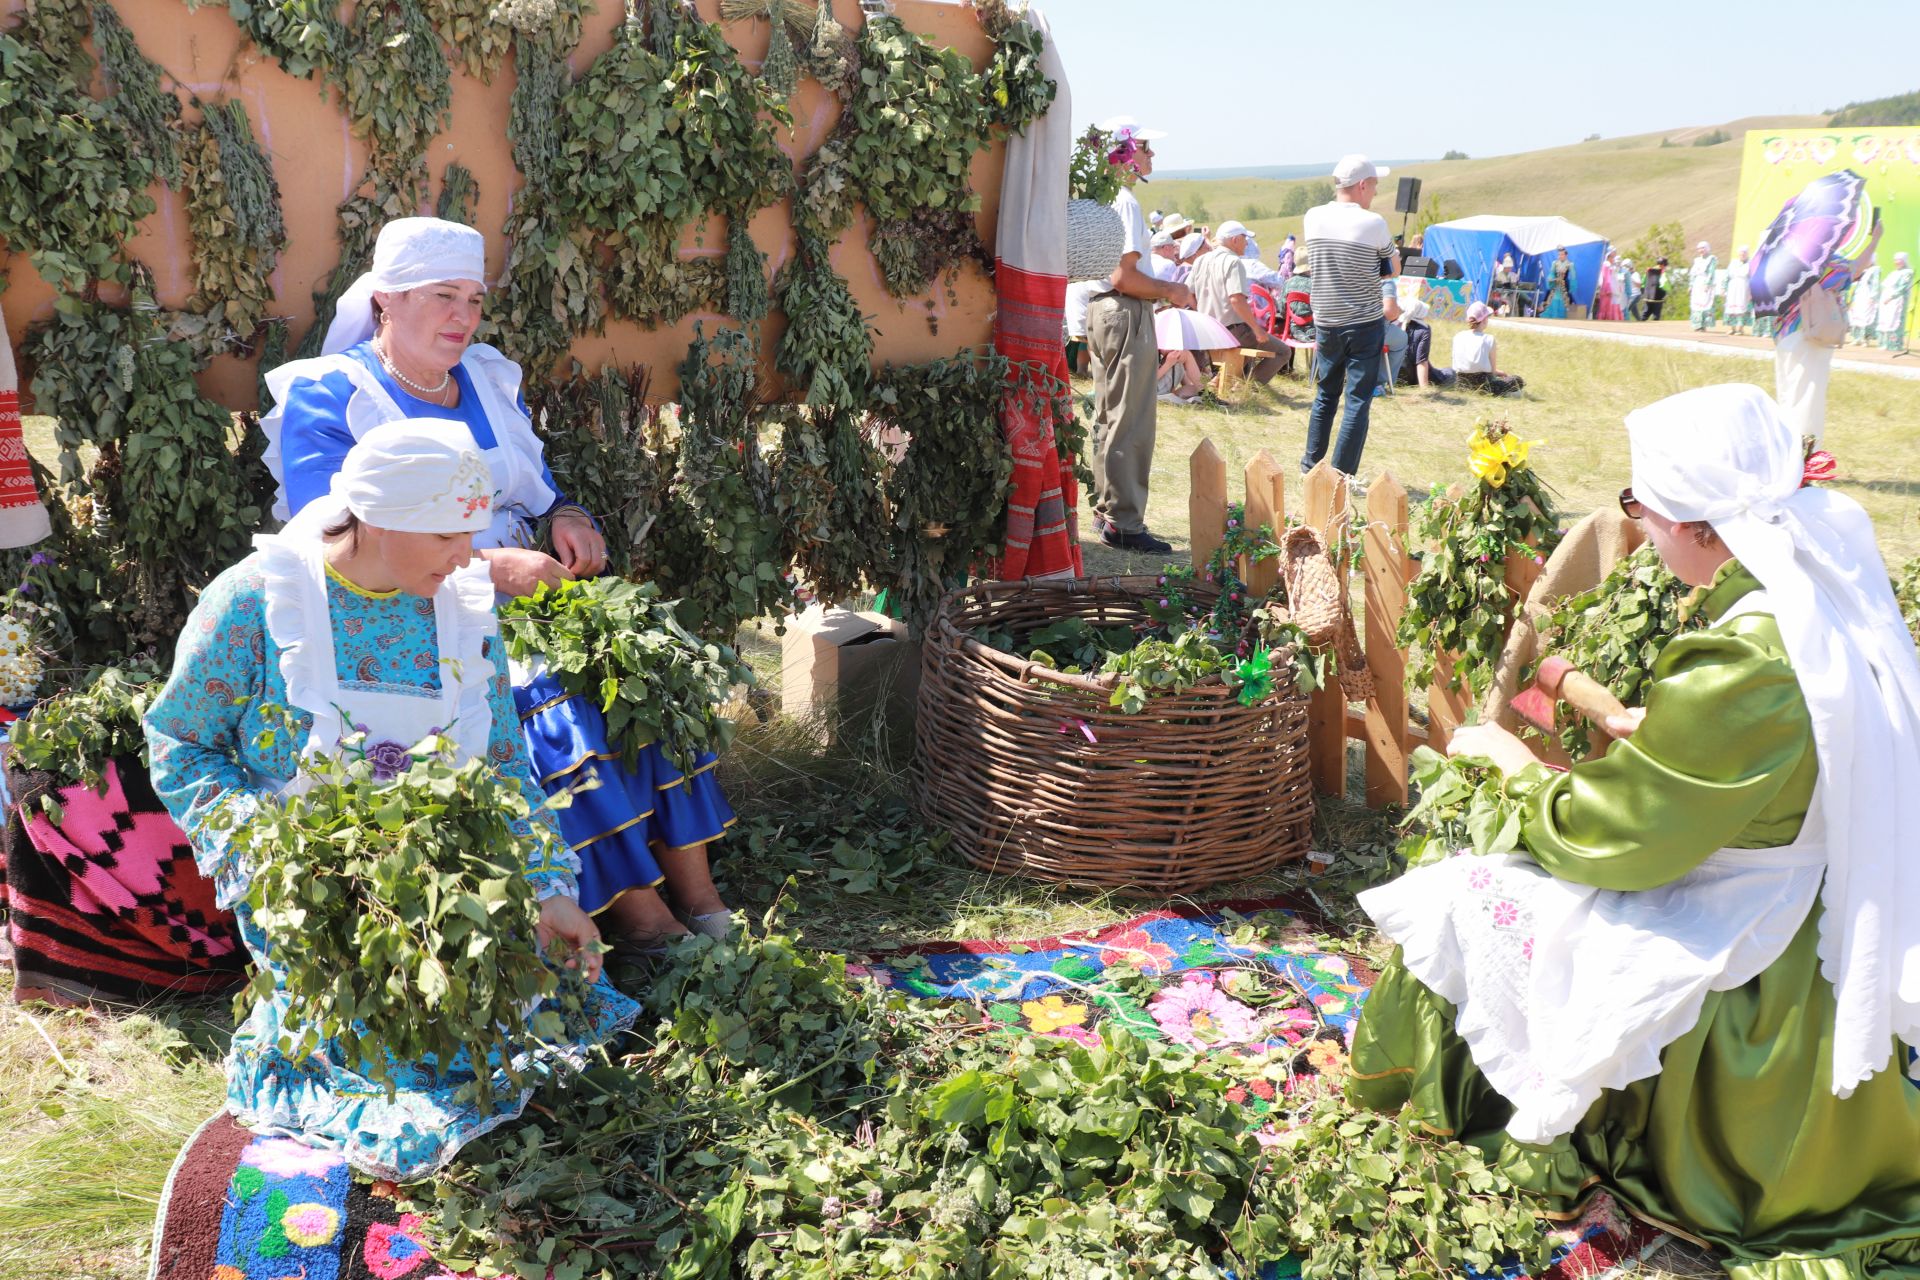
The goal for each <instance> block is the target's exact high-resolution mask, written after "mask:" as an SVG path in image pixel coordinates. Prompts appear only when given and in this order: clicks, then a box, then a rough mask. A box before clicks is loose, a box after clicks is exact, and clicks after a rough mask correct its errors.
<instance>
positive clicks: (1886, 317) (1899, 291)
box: [1877, 253, 1913, 352]
mask: <svg viewBox="0 0 1920 1280" xmlns="http://www.w3.org/2000/svg"><path fill="white" fill-rule="evenodd" d="M1912 304H1913V266H1912V264H1911V263H1909V262H1908V260H1907V255H1906V254H1904V253H1896V254H1894V255H1893V270H1891V271H1889V272H1887V274H1886V277H1885V278H1884V279H1883V280H1881V281H1880V314H1879V316H1878V317H1877V322H1878V324H1879V326H1880V345H1881V347H1882V348H1884V349H1885V350H1887V351H1894V352H1900V351H1905V350H1906V349H1907V309H1908V308H1909V307H1910V306H1912Z"/></svg>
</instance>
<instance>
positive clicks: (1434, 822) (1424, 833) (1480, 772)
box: [1394, 747, 1524, 868]
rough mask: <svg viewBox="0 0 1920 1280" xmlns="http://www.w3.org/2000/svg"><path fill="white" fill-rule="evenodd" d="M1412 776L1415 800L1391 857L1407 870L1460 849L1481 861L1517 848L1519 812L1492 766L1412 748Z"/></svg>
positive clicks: (1474, 759)
mask: <svg viewBox="0 0 1920 1280" xmlns="http://www.w3.org/2000/svg"><path fill="white" fill-rule="evenodd" d="M1411 771H1412V774H1413V783H1414V785H1415V786H1416V787H1417V788H1418V789H1419V792H1420V799H1419V801H1418V802H1417V803H1415V804H1414V806H1413V808H1411V809H1409V810H1408V811H1407V816H1406V818H1405V819H1404V820H1403V821H1402V822H1401V824H1400V829H1401V831H1402V833H1403V834H1402V836H1401V839H1400V845H1399V847H1398V848H1397V849H1396V850H1395V851H1394V852H1395V855H1396V856H1397V857H1399V858H1400V859H1402V860H1403V861H1404V862H1405V863H1406V865H1407V866H1408V867H1409V868H1411V867H1424V866H1426V865H1427V864H1428V863H1431V862H1439V861H1441V860H1442V859H1444V858H1449V857H1451V856H1453V855H1454V854H1455V853H1458V852H1459V851H1460V850H1462V849H1472V850H1473V851H1474V852H1475V853H1476V854H1479V855H1481V856H1482V857H1485V856H1488V855H1492V854H1501V853H1511V852H1513V851H1514V850H1515V849H1517V848H1519V847H1520V823H1521V819H1522V811H1523V808H1524V806H1523V805H1522V803H1521V802H1520V801H1519V800H1518V799H1516V798H1515V797H1513V796H1511V795H1509V794H1508V791H1507V778H1506V775H1504V774H1502V773H1501V772H1500V770H1499V769H1497V768H1496V767H1494V764H1493V762H1492V761H1491V760H1486V759H1482V758H1480V757H1477V756H1443V755H1441V754H1440V753H1439V752H1437V751H1435V750H1433V749H1432V748H1431V747H1415V748H1414V749H1413V759H1412V762H1411Z"/></svg>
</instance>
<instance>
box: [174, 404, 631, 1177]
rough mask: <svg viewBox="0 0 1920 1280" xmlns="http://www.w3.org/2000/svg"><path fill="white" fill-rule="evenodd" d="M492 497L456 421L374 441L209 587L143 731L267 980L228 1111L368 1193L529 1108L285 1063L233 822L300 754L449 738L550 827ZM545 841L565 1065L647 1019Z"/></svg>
mask: <svg viewBox="0 0 1920 1280" xmlns="http://www.w3.org/2000/svg"><path fill="white" fill-rule="evenodd" d="M493 497H494V488H493V477H492V475H491V473H490V471H489V469H488V467H487V463H486V460H485V459H484V458H483V457H482V455H481V453H480V450H479V447H478V446H477V445H476V444H475V443H474V440H473V436H472V433H471V432H469V431H468V430H467V428H466V427H465V426H463V425H461V424H460V423H457V422H448V421H445V420H439V419H426V418H421V419H402V420H400V421H398V422H392V423H387V424H385V425H382V426H377V427H373V428H371V429H369V430H368V431H367V433H366V435H365V436H364V437H363V438H362V439H361V440H360V441H359V443H357V444H355V445H354V446H353V448H352V449H351V450H350V451H349V452H348V454H347V457H346V459H345V461H344V462H343V464H342V466H341V469H340V471H339V473H338V474H337V475H336V476H335V477H334V483H333V486H332V489H331V491H330V493H329V495H328V496H327V497H326V498H322V499H318V500H316V501H315V502H313V503H312V504H309V506H308V507H307V508H306V510H305V511H303V512H302V513H301V514H300V516H298V517H296V518H295V519H294V520H293V521H292V522H291V523H290V524H288V526H287V527H286V530H285V531H284V532H282V533H280V534H278V535H276V536H263V537H261V538H259V539H257V540H256V546H257V548H258V549H257V550H255V551H254V552H253V554H251V555H249V556H248V557H247V558H246V559H244V560H242V561H241V562H240V563H239V564H237V565H235V566H234V567H233V568H231V569H228V570H227V571H226V572H224V573H222V574H221V575H220V576H219V577H217V578H215V579H214V580H213V582H212V583H211V584H210V585H209V586H208V587H207V589H206V591H205V592H204V593H203V594H202V595H201V597H200V602H199V603H198V604H197V605H195V606H194V610H193V613H192V615H191V616H189V618H188V619H187V624H186V629H185V630H184V631H183V632H182V633H181V636H180V642H179V646H178V648H177V649H176V651H175V655H174V664H173V675H172V678H171V679H169V680H168V681H167V684H166V687H165V688H164V689H163V690H161V692H160V695H159V697H158V698H157V699H156V700H155V702H154V703H153V706H152V707H151V708H150V709H149V710H148V712H147V715H146V722H145V727H146V737H147V745H148V748H149V750H150V752H151V755H152V761H153V766H152V767H153V786H154V791H155V793H156V794H157V795H158V796H159V797H160V800H161V802H162V803H163V804H165V805H166V807H167V811H168V812H169V813H170V814H172V816H173V818H174V820H175V821H176V822H178V823H179V824H180V826H181V828H182V829H183V830H184V831H185V832H186V833H187V837H188V839H189V840H190V841H191V843H192V846H193V852H194V860H195V861H196V862H197V863H198V864H199V866H200V869H201V871H202V872H203V873H204V874H205V875H206V876H207V877H208V878H209V879H210V880H212V881H213V884H214V889H215V892H216V894H217V897H218V901H219V904H220V906H221V907H222V908H224V909H227V910H230V911H233V912H234V913H235V915H236V917H237V919H238V922H239V928H240V936H241V938H242V940H243V941H244V942H245V944H246V947H247V950H248V951H249V952H250V953H251V954H252V956H253V962H254V964H255V965H256V966H258V968H259V969H260V970H261V971H262V972H264V973H267V974H272V975H275V977H276V990H275V991H274V992H273V993H272V994H270V995H268V996H266V997H265V998H263V999H260V1000H259V1001H257V1002H256V1003H255V1004H254V1006H253V1010H252V1012H251V1013H250V1014H249V1015H248V1017H247V1019H246V1021H245V1022H243V1023H241V1025H240V1027H239V1028H238V1029H237V1030H236V1031H235V1032H234V1035H233V1046H232V1049H231V1051H230V1052H229V1054H228V1056H227V1108H228V1110H229V1111H231V1112H232V1113H233V1115H234V1117H235V1119H237V1120H239V1122H240V1123H241V1124H242V1125H244V1126H246V1127H247V1128H249V1129H252V1130H253V1131H254V1132H256V1133H262V1134H273V1135H280V1136H286V1137H294V1138H299V1139H302V1140H305V1141H308V1142H311V1143H314V1144H315V1145H319V1146H325V1147H331V1148H335V1149H338V1150H340V1151H342V1152H343V1153H344V1154H345V1155H346V1157H347V1159H348V1161H349V1162H350V1163H351V1164H352V1165H353V1166H354V1167H355V1168H356V1169H359V1170H361V1171H362V1172H364V1173H368V1174H371V1175H373V1176H375V1177H385V1178H393V1179H396V1180H400V1179H408V1178H418V1177H424V1176H425V1175H427V1174H429V1173H432V1172H433V1171H434V1170H436V1169H438V1168H440V1167H441V1166H443V1165H445V1164H446V1163H447V1161H449V1160H451V1159H452V1158H453V1156H454V1154H455V1153H456V1152H457V1151H458V1150H459V1149H460V1147H461V1146H462V1145H463V1144H464V1143H466V1142H467V1141H468V1140H469V1139H471V1138H474V1137H477V1136H479V1135H480V1134H483V1133H486V1132H487V1131H489V1130H490V1129H493V1128H495V1127H496V1126H498V1125H500V1124H502V1123H504V1122H505V1121H507V1120H509V1119H512V1118H513V1117H515V1116H517V1115H519V1114H520V1110H521V1107H522V1106H523V1105H524V1103H525V1097H524V1095H523V1093H522V1092H521V1091H518V1090H513V1089H508V1088H501V1089H498V1090H497V1091H496V1097H495V1098H494V1100H493V1101H492V1102H490V1103H485V1104H483V1103H481V1102H479V1101H470V1100H465V1099H463V1098H462V1097H461V1094H462V1092H463V1089H464V1088H465V1086H468V1085H471V1084H472V1083H473V1082H474V1081H475V1079H476V1077H477V1073H476V1070H475V1064H473V1063H472V1062H470V1061H467V1060H466V1059H465V1058H464V1056H463V1057H462V1058H461V1059H459V1060H456V1061H453V1062H446V1063H439V1064H435V1063H431V1062H429V1063H423V1064H415V1065H413V1066H412V1067H410V1068H409V1069H408V1071H407V1072H406V1073H405V1076H406V1082H403V1083H402V1084H401V1086H400V1088H399V1092H398V1093H397V1094H396V1095H395V1096H394V1097H392V1098H388V1097H387V1095H386V1091H385V1089H384V1088H382V1087H380V1086H379V1085H377V1084H374V1083H373V1082H372V1081H370V1080H369V1079H367V1078H366V1076H365V1075H363V1074H362V1071H361V1070H360V1064H359V1063H358V1062H357V1060H354V1059H350V1058H347V1057H346V1055H344V1054H343V1053H341V1052H339V1051H338V1049H337V1046H334V1045H333V1044H331V1043H330V1042H323V1043H322V1044H320V1045H319V1046H318V1047H317V1048H316V1049H315V1050H314V1051H313V1052H312V1053H311V1054H309V1055H307V1056H305V1057H299V1058H296V1057H293V1056H289V1055H288V1054H287V1053H285V1052H284V1051H283V1050H282V1049H281V1041H282V1038H283V1037H291V1038H293V1039H295V1040H297V1039H298V1038H299V1037H300V1035H301V1028H300V1027H299V1026H297V1025H290V1024H289V1017H290V1014H289V1008H290V1004H289V997H288V996H287V993H286V989H285V976H284V971H282V970H280V969H277V968H276V966H275V960H274V949H273V939H272V938H270V937H269V936H267V934H266V933H265V932H264V930H263V929H262V927H261V926H260V924H259V923H258V921H257V920H256V919H255V918H254V916H253V912H252V909H251V908H250V907H249V906H248V904H247V901H246V898H247V893H248V889H249V887H250V883H251V881H252V880H253V878H254V877H255V875H256V874H257V873H258V872H259V871H260V870H261V868H259V867H257V866H249V865H246V864H245V862H243V861H242V855H241V853H240V852H239V848H238V847H236V844H235V841H234V839H233V834H234V828H235V827H236V826H237V825H239V824H242V823H244V822H245V821H246V820H247V819H248V818H249V817H251V815H253V814H254V813H255V812H257V811H258V810H259V809H260V808H261V806H263V805H270V804H272V803H274V800H275V798H276V797H278V796H281V795H284V794H286V793H287V792H288V791H290V790H291V789H293V788H296V787H297V786H298V785H299V779H300V776H301V772H302V768H301V761H302V760H303V759H304V758H306V757H310V756H319V755H327V756H334V755H338V754H340V752H341V751H343V750H345V749H347V748H345V747H343V746H342V739H343V738H348V737H349V736H350V735H359V738H360V741H359V743H358V745H357V747H356V748H355V749H357V750H363V751H365V752H367V753H368V754H369V755H370V756H372V757H374V758H375V759H376V761H377V760H380V759H385V758H395V757H397V758H400V759H404V758H405V756H406V753H407V751H408V749H409V748H410V747H412V746H413V745H414V744H416V743H419V742H421V741H423V740H425V739H426V738H428V737H432V736H436V735H438V736H443V737H445V738H447V739H448V740H450V741H451V742H452V743H453V744H454V747H455V748H456V749H457V750H458V753H459V755H460V757H461V758H462V759H466V760H471V759H480V760H486V761H489V762H491V764H492V766H493V767H494V768H495V769H496V770H497V771H498V772H499V773H500V775H501V776H502V777H503V778H504V779H505V780H507V781H508V782H510V783H512V784H514V785H517V786H518V787H519V789H520V792H521V794H522V795H524V796H525V797H526V800H527V803H528V804H529V805H530V806H532V807H533V813H532V815H531V816H530V817H528V818H524V819H520V820H519V821H518V822H517V823H516V829H518V830H520V831H521V832H522V833H523V834H525V833H526V832H528V831H529V830H530V828H529V827H528V825H527V824H529V823H537V824H540V825H543V826H547V827H550V828H551V827H552V825H553V816H552V814H551V812H550V811H548V810H546V809H544V808H542V806H543V805H544V804H545V802H546V795H545V793H544V792H543V791H542V790H541V789H540V785H539V784H538V783H537V782H535V781H534V777H533V773H532V770H531V769H530V767H529V765H528V762H527V748H526V742H525V740H524V739H523V738H522V737H521V734H520V716H519V713H518V712H517V711H516V710H515V709H514V705H513V693H512V690H511V687H510V684H509V680H508V676H507V661H506V647H505V646H504V645H503V644H502V643H501V640H500V635H499V625H498V623H497V621H496V619H495V617H494V612H493V600H494V583H493V578H492V575H491V572H490V566H488V565H487V564H486V562H484V561H480V560H478V559H477V558H476V557H475V555H474V551H473V542H474V535H475V534H476V533H478V532H480V531H481V530H484V529H485V528H486V527H487V526H488V525H489V524H490V523H491V522H492V520H493ZM287 715H290V716H291V717H292V720H291V724H290V725H288V724H283V723H282V722H281V719H280V717H282V716H287ZM536 847H537V848H540V849H543V850H546V852H543V853H541V854H540V855H539V857H540V860H539V861H538V862H536V863H535V864H533V865H530V866H528V867H527V868H526V876H527V878H528V879H529V880H531V881H533V882H534V884H535V885H536V886H537V895H538V897H539V900H540V915H539V924H538V935H539V942H540V944H541V946H542V948H543V949H545V948H546V947H547V946H548V944H550V943H554V942H558V943H560V944H563V946H564V948H565V949H566V950H568V951H570V952H571V953H572V959H570V960H568V961H567V965H568V967H569V968H574V967H578V968H579V969H581V970H582V971H583V973H584V976H585V977H586V979H587V980H588V981H589V982H591V983H595V984H597V985H595V986H593V987H592V988H590V990H589V992H588V1003H587V1009H586V1012H587V1016H588V1024H589V1026H590V1028H591V1031H590V1033H589V1034H588V1035H587V1036H586V1037H585V1038H583V1039H581V1040H578V1041H574V1042H571V1043H570V1046H562V1047H572V1048H576V1049H577V1048H581V1047H583V1046H584V1045H586V1044H588V1043H592V1042H597V1041H601V1040H604V1039H606V1038H607V1037H608V1036H610V1035H612V1034H613V1033H614V1032H615V1031H617V1030H619V1029H621V1028H623V1027H625V1026H628V1025H630V1024H631V1023H632V1022H633V1020H634V1018H635V1016H636V1015H637V1014H638V1011H639V1010H638V1006H637V1005H635V1004H634V1002H633V1001H631V1000H628V999H627V998H626V997H624V996H622V995H620V994H619V993H618V992H616V991H614V990H613V988H611V987H609V986H607V985H606V984H605V983H602V982H600V981H599V977H600V957H599V955H598V953H597V952H596V951H595V950H594V949H593V947H594V944H596V943H598V942H599V940H600V930H599V929H598V927H596V926H595V924H594V922H593V918H592V917H591V916H589V915H588V914H587V913H586V912H585V911H583V910H582V909H581V907H580V902H579V883H578V878H577V877H578V873H579V858H578V856H577V855H575V854H574V853H573V852H572V851H571V850H569V849H568V848H567V847H566V845H565V844H564V843H563V842H561V841H559V840H557V839H556V840H552V841H548V842H545V843H544V844H541V845H538V846H536ZM341 963H343V964H352V963H354V957H352V956H342V957H341ZM491 1065H492V1067H494V1068H496V1069H497V1068H498V1066H499V1064H498V1063H495V1064H491ZM501 1078H502V1079H504V1077H501Z"/></svg>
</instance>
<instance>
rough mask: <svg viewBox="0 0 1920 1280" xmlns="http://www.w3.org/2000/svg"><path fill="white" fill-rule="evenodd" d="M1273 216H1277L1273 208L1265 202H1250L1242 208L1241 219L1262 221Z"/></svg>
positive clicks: (1244, 220) (1243, 220)
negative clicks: (1264, 203) (1268, 206)
mask: <svg viewBox="0 0 1920 1280" xmlns="http://www.w3.org/2000/svg"><path fill="white" fill-rule="evenodd" d="M1273 216H1275V215H1274V212H1273V210H1271V209H1269V208H1267V206H1265V205H1263V204H1250V205H1248V206H1246V207H1245V208H1244V209H1242V210H1240V221H1242V222H1262V221H1264V220H1266V219H1268V218H1271V217H1273Z"/></svg>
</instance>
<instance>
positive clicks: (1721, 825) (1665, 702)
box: [1509, 614, 1816, 890]
mask: <svg viewBox="0 0 1920 1280" xmlns="http://www.w3.org/2000/svg"><path fill="white" fill-rule="evenodd" d="M1815 767H1816V766H1815V757H1814V751H1813V730H1812V726H1811V723H1810V722H1809V720H1808V717H1807V709H1806V702H1805V700H1804V699H1803V698H1802V696H1801V693H1800V685H1799V682H1798V681H1797V680H1796V679H1795V678H1794V674H1793V669H1792V667H1791V666H1789V665H1788V663H1787V660H1786V656H1785V652H1784V649H1783V647H1782V645H1781V643H1780V636H1779V627H1778V625H1777V624H1776V623H1775V622H1774V620H1773V619H1772V618H1771V617H1769V616H1766V615H1761V614H1749V615H1747V616H1744V617H1741V618H1736V619H1732V620H1729V621H1726V622H1723V623H1721V624H1720V625H1718V626H1716V627H1714V628H1712V629H1710V630H1707V631H1703V632H1696V633H1693V634H1689V635H1684V636H1681V637H1679V638H1677V639H1675V640H1673V641H1672V642H1671V643H1669V644H1668V646H1667V648H1666V650H1665V651H1664V652H1663V653H1662V654H1661V655H1660V658H1659V660H1658V661H1657V662H1656V663H1655V665H1654V683H1653V684H1652V686H1651V688H1650V691H1649V693H1648V697H1647V718H1646V721H1645V723H1643V724H1642V725H1641V726H1640V729H1639V731H1638V732H1636V733H1635V734H1634V735H1633V737H1631V738H1628V739H1626V740H1625V741H1622V742H1618V743H1615V744H1614V745H1613V747H1612V749H1611V750H1609V751H1608V753H1607V754H1606V755H1605V756H1604V757H1602V758H1601V759H1598V760H1591V761H1587V762H1585V763H1582V764H1578V765H1575V766H1574V767H1573V769H1572V770H1571V771H1570V772H1567V773H1554V772H1553V771H1551V770H1549V769H1547V768H1546V767H1544V766H1532V767H1529V768H1527V769H1525V770H1523V771H1522V772H1521V773H1519V774H1518V775H1516V776H1515V777H1514V778H1513V779H1512V780H1511V782H1510V783H1509V791H1510V793H1511V794H1515V795H1518V796H1519V797H1521V798H1522V799H1524V800H1525V802H1526V808H1525V814H1524V818H1523V821H1522V838H1523V841H1524V843H1525V845H1526V848H1527V850H1528V851H1529V852H1530V853H1531V854H1532V855H1533V857H1534V859H1535V861H1537V862H1538V863H1539V864H1540V865H1541V866H1542V867H1544V868H1545V869H1546V870H1548V871H1550V872H1552V873H1553V874H1554V875H1555V876H1558V877H1559V878H1561V879H1563V880H1570V881H1572V882H1574V883H1576V884H1587V885H1593V886H1595V887H1597V888H1601V889H1623V890H1634V889H1651V888H1655V887H1657V886H1659V885H1663V884H1667V883H1669V882H1671V881H1674V880H1677V879H1679V878H1680V877H1681V876H1683V875H1685V874H1687V873H1688V872H1689V871H1692V870H1693V869H1694V868H1695V867H1697V866H1699V865H1700V863H1701V862H1703V861H1704V860H1705V859H1706V858H1707V856H1708V855H1710V854H1712V853H1714V852H1715V851H1716V850H1719V849H1724V848H1748V849H1754V848H1771V847H1774V846H1777V845H1783V844H1788V843H1790V842H1791V841H1792V840H1793V838H1794V837H1795V836H1796V835H1797V834H1798V833H1799V830H1800V824H1801V821H1802V820H1803V819H1804V818H1805V817H1806V811H1807V804H1808V802H1809V800H1810V799H1811V797H1812V795H1813V784H1814V772H1815Z"/></svg>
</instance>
